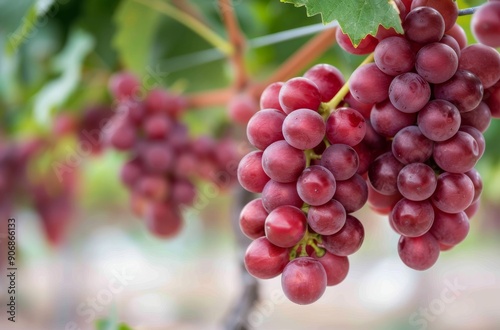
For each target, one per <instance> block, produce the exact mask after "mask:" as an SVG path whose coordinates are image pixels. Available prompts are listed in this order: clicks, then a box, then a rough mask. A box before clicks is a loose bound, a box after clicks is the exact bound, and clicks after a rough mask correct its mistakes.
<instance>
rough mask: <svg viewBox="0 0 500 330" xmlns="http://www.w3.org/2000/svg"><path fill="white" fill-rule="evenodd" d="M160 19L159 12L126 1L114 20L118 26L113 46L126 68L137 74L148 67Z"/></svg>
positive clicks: (128, 0) (129, 0)
mask: <svg viewBox="0 0 500 330" xmlns="http://www.w3.org/2000/svg"><path fill="white" fill-rule="evenodd" d="M159 18H160V14H159V13H158V12H156V11H154V10H151V9H150V8H147V7H145V6H144V5H142V4H139V3H137V2H135V1H133V0H126V1H124V2H123V3H122V4H121V5H120V7H119V8H118V11H117V12H116V14H115V16H114V18H113V20H114V21H115V23H116V26H117V33H116V35H115V37H114V39H113V46H114V47H115V48H116V50H117V51H118V53H119V56H120V58H121V60H122V61H123V64H124V65H125V67H126V68H128V69H130V70H132V71H134V72H135V73H137V74H141V73H144V72H145V71H146V68H147V66H148V61H149V56H150V54H151V46H152V43H153V39H154V35H155V32H156V28H157V27H158V23H159Z"/></svg>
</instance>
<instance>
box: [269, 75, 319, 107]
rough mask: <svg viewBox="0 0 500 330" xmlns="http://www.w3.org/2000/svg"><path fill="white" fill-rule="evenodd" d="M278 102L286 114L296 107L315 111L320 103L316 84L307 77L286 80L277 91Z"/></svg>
mask: <svg viewBox="0 0 500 330" xmlns="http://www.w3.org/2000/svg"><path fill="white" fill-rule="evenodd" d="M279 102H280V105H281V108H282V109H283V111H284V112H285V113H286V114H289V113H291V112H292V111H294V110H297V109H311V110H315V111H317V110H318V108H319V105H320V104H321V94H320V92H319V89H318V86H316V84H315V83H313V82H312V81H311V80H309V79H307V78H302V77H297V78H292V79H290V80H288V81H287V82H286V83H285V84H284V85H283V86H282V87H281V90H280V92H279Z"/></svg>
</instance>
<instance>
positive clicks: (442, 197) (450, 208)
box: [431, 172, 474, 213]
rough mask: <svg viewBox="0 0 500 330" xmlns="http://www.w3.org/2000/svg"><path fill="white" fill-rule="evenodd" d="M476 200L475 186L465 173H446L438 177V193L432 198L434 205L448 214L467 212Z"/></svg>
mask: <svg viewBox="0 0 500 330" xmlns="http://www.w3.org/2000/svg"><path fill="white" fill-rule="evenodd" d="M473 199H474V184H473V183H472V180H471V179H470V178H469V177H468V176H467V175H466V174H463V173H448V172H444V173H442V174H440V175H439V176H438V179H437V186H436V191H435V192H434V194H433V195H432V197H431V201H432V204H434V206H436V207H437V208H438V209H439V210H441V211H443V212H447V213H458V212H461V211H463V210H465V209H466V208H467V207H468V206H469V205H470V204H472V200H473Z"/></svg>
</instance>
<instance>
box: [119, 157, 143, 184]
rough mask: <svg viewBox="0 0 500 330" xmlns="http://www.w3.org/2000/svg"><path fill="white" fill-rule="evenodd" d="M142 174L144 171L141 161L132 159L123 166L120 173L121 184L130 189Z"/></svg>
mask: <svg viewBox="0 0 500 330" xmlns="http://www.w3.org/2000/svg"><path fill="white" fill-rule="evenodd" d="M143 172H144V170H143V167H142V164H141V161H140V160H139V158H134V159H131V160H129V161H128V162H126V163H125V164H123V166H122V168H121V171H120V179H121V181H122V183H123V184H125V185H126V186H127V187H129V188H132V187H133V186H134V185H135V184H136V183H137V181H138V180H139V178H140V177H141V175H142V174H143Z"/></svg>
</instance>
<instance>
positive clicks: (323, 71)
mask: <svg viewBox="0 0 500 330" xmlns="http://www.w3.org/2000/svg"><path fill="white" fill-rule="evenodd" d="M304 78H307V79H309V80H311V81H312V82H313V83H315V84H316V86H317V87H318V89H319V93H320V95H321V102H328V101H330V100H331V99H332V98H333V97H334V96H335V94H337V92H338V91H339V90H340V89H341V88H342V86H343V85H344V83H345V81H344V76H343V74H342V72H340V70H339V69H337V68H336V67H334V66H332V65H329V64H316V65H315V66H313V67H312V68H310V69H309V70H307V71H306V72H305V73H304Z"/></svg>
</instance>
